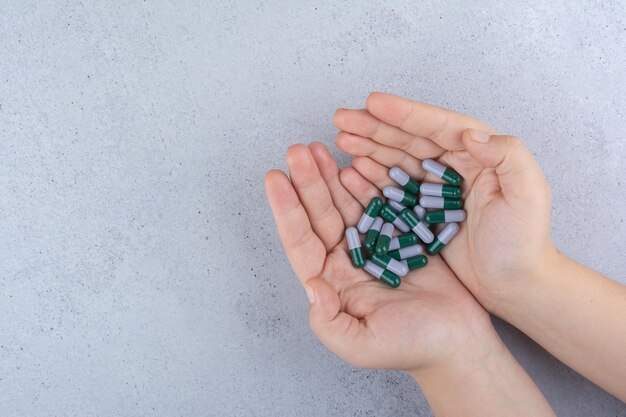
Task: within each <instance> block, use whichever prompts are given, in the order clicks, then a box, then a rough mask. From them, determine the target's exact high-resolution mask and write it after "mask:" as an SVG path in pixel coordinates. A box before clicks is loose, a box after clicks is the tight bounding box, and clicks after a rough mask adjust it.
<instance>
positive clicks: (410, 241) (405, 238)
mask: <svg viewBox="0 0 626 417" xmlns="http://www.w3.org/2000/svg"><path fill="white" fill-rule="evenodd" d="M417 240H418V239H417V235H416V234H415V233H413V232H409V233H405V234H403V235H400V236H396V237H394V238H393V239H391V243H390V244H389V250H396V249H400V248H406V247H407V246H412V245H415V244H417Z"/></svg>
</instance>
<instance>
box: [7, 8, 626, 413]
mask: <svg viewBox="0 0 626 417" xmlns="http://www.w3.org/2000/svg"><path fill="white" fill-rule="evenodd" d="M172 3H174V4H172ZM207 3H212V4H207ZM296 3H298V4H299V5H298V6H295V5H294V4H296ZM465 3H466V2H462V1H449V2H446V3H439V2H434V1H433V2H415V1H410V2H396V3H395V4H394V5H391V4H390V2H389V4H384V3H383V2H368V5H365V3H364V2H354V3H353V4H349V3H347V2H337V3H336V4H332V3H328V2H319V1H316V2H312V1H311V2H306V4H305V2H287V1H275V2H259V3H252V2H247V1H240V2H222V1H219V2H218V1H214V2H197V3H191V2H186V1H185V2H169V1H168V2H166V1H154V2H139V1H137V2H100V4H99V5H95V4H89V2H75V3H64V4H63V3H60V2H33V3H31V4H25V3H23V2H17V1H16V2H11V1H8V2H4V4H3V5H2V7H1V9H2V11H1V12H0V415H3V416H47V415H51V416H52V415H76V416H109V415H126V416H131V415H142V416H146V415H159V416H162V415H185V416H194V415H198V416H200V415H204V416H220V417H222V416H290V415H296V414H297V415H302V416H314V415H316V416H317V415H319V416H352V415H354V416H366V415H376V416H415V415H422V416H426V415H429V413H430V412H429V409H428V406H427V404H426V402H425V401H424V398H423V397H422V395H421V394H420V392H419V390H418V388H417V387H416V386H415V385H414V384H413V383H412V381H411V380H410V379H409V378H408V377H407V376H405V375H403V374H400V373H396V372H385V371H363V370H355V369H352V368H351V367H350V366H348V365H346V364H345V363H343V362H342V361H341V360H339V359H337V358H336V357H334V356H333V355H332V354H331V353H329V352H328V351H327V350H326V349H325V348H324V347H323V346H322V345H321V344H320V343H319V342H318V341H317V340H316V339H315V337H314V336H313V335H312V334H311V333H310V331H309V329H308V327H307V302H306V297H305V295H304V291H303V290H302V289H301V288H300V286H299V284H298V282H297V281H296V279H295V278H294V277H293V275H292V272H291V270H290V267H289V265H288V263H287V261H286V259H285V256H284V255H283V252H282V249H281V247H280V244H279V241H278V237H277V234H276V232H275V231H274V226H273V221H272V219H271V215H270V211H269V208H268V207H267V204H266V200H265V196H264V192H263V181H262V178H263V174H264V172H265V171H266V170H267V169H269V168H271V167H284V162H283V152H284V150H285V149H286V147H287V146H288V145H289V144H291V143H294V142H308V141H312V140H321V141H323V142H325V143H326V144H328V145H329V146H331V147H332V149H333V152H334V154H335V155H336V156H338V157H339V159H340V161H341V163H342V164H344V165H345V164H347V163H348V162H349V160H348V159H347V158H346V157H345V156H343V155H340V154H339V152H338V151H337V149H336V148H334V146H333V141H334V135H335V130H334V128H333V126H332V124H331V116H332V114H333V111H334V109H335V108H336V107H338V106H348V107H349V106H361V105H362V104H363V101H364V99H365V97H366V95H367V93H368V92H369V91H371V90H385V91H390V92H395V93H397V94H402V95H406V96H410V97H413V98H416V99H419V100H422V101H428V102H432V103H435V104H438V105H442V106H447V107H451V108H454V109H456V110H459V111H462V112H467V113H470V114H473V115H475V116H477V117H479V118H481V119H484V120H486V121H488V122H490V123H492V124H493V125H494V126H496V127H498V128H500V129H501V130H502V131H504V132H510V133H514V134H517V135H518V136H520V137H522V138H523V139H525V140H526V142H527V143H528V146H529V147H530V148H531V149H532V151H533V152H534V154H535V155H536V157H537V159H538V160H539V162H540V164H541V166H542V167H543V168H544V170H545V172H546V174H547V176H548V178H549V181H550V183H551V185H552V189H553V192H554V210H553V234H554V238H555V239H556V241H557V242H558V244H559V245H560V247H561V248H562V249H563V250H564V251H565V252H566V253H568V254H570V255H572V256H573V257H575V258H577V259H579V260H580V261H582V262H584V263H587V264H589V265H591V266H593V267H595V268H597V269H598V270H600V271H601V272H603V273H606V274H608V275H609V276H611V277H613V278H614V279H617V280H620V281H621V282H623V283H626V276H625V275H626V274H625V272H626V261H625V259H626V258H625V257H624V251H625V249H626V247H625V238H624V236H625V235H626V226H625V224H624V220H625V218H626V213H625V211H626V210H625V209H624V207H625V206H626V198H625V195H626V192H624V187H625V186H626V184H625V180H624V171H625V170H624V168H625V162H624V161H625V160H626V147H625V145H624V135H625V133H626V129H625V128H624V126H625V121H624V117H625V112H626V99H625V97H626V81H625V80H626V21H625V16H626V7H625V5H624V2H621V3H620V2H613V1H603V2H600V1H594V2H591V1H590V2H584V3H580V2H571V1H550V2H546V1H529V2H523V3H525V5H524V6H521V5H513V3H514V2H509V1H496V2H486V1H479V2H474V3H476V4H475V5H474V6H467V5H465ZM515 3H518V2H515ZM546 3H549V6H548V5H546ZM496 324H497V326H498V329H499V331H500V333H501V334H502V336H503V338H504V339H505V340H506V342H507V344H508V345H509V346H510V348H511V349H512V350H513V352H514V353H515V355H516V356H517V357H518V359H519V360H520V361H521V362H522V363H523V365H524V366H525V367H526V368H527V369H528V371H529V372H530V373H531V375H532V376H533V377H534V378H535V380H536V381H537V383H538V384H539V386H540V387H541V389H542V390H543V391H544V393H545V394H546V396H547V398H548V400H549V401H550V403H551V404H552V405H553V406H554V407H555V409H556V410H557V412H558V413H559V414H560V415H563V416H589V415H593V416H625V415H626V405H624V404H623V403H621V402H619V401H618V400H616V399H614V398H612V397H611V396H609V395H607V394H605V393H604V392H602V391H601V390H600V389H598V388H597V387H595V386H594V385H592V384H591V383H589V382H587V381H585V380H584V379H583V378H581V377H580V376H578V375H577V374H576V373H574V372H573V371H571V370H570V369H568V368H567V367H565V366H564V365H562V364H560V363H559V362H557V361H556V360H554V359H553V358H552V357H551V356H550V355H549V354H547V353H546V352H545V351H543V350H542V349H541V348H539V347H538V346H537V345H535V344H534V343H533V342H531V341H530V340H528V339H527V338H526V337H525V336H524V335H522V334H521V333H520V332H518V331H517V330H515V329H512V328H511V327H509V326H508V325H506V324H504V323H502V322H499V321H496Z"/></svg>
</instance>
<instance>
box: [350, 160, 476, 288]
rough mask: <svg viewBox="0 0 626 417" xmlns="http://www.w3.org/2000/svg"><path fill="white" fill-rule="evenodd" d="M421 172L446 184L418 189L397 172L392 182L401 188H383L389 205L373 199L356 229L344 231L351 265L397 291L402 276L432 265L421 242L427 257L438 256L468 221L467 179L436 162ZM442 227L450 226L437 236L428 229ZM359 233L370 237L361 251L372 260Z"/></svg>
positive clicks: (392, 172) (425, 164)
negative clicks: (464, 187)
mask: <svg viewBox="0 0 626 417" xmlns="http://www.w3.org/2000/svg"><path fill="white" fill-rule="evenodd" d="M422 167H423V168H424V169H425V170H426V171H427V172H429V173H431V174H433V175H434V176H436V177H437V178H440V179H442V180H444V181H445V182H447V184H434V183H422V184H420V183H418V182H417V181H415V180H414V179H413V178H411V177H410V176H409V175H408V174H407V173H406V172H404V171H403V170H401V169H400V168H397V167H393V168H391V169H390V170H389V177H391V179H393V180H394V181H395V182H396V183H398V184H399V185H400V186H401V187H402V189H400V188H397V187H392V186H389V187H385V188H384V189H383V195H384V196H385V197H386V198H387V203H386V204H385V203H383V200H382V199H381V198H380V197H374V198H373V199H372V200H371V201H370V202H369V204H368V205H367V208H366V209H365V213H363V216H361V219H360V220H359V223H358V224H357V226H356V227H348V228H347V229H346V240H347V241H348V248H349V249H350V258H351V259H352V265H354V267H356V268H363V269H364V270H365V271H367V272H368V273H369V274H371V275H372V276H374V277H375V278H378V279H379V280H381V281H383V282H384V283H386V284H388V285H389V286H391V287H393V288H396V287H397V286H399V285H400V277H403V276H405V275H406V274H408V272H409V271H412V270H414V269H418V268H423V267H425V266H426V265H427V264H428V258H427V257H426V256H425V255H424V254H423V253H424V248H423V247H422V245H420V241H421V242H423V243H425V244H426V252H427V253H428V254H429V255H436V254H437V253H438V252H439V251H440V250H441V249H442V248H443V247H444V246H446V245H447V244H448V243H450V241H451V240H452V238H453V237H454V236H455V235H456V234H457V233H458V232H459V225H458V223H459V222H462V221H464V220H465V211H464V210H463V200H462V199H461V196H462V191H461V187H460V186H461V183H462V182H463V177H462V176H461V175H460V174H459V173H458V172H456V171H454V170H453V169H451V168H448V167H446V166H444V165H441V164H440V163H439V162H437V161H433V160H432V159H426V160H424V161H423V162H422ZM418 193H419V194H420V196H419V200H418ZM427 209H428V210H427ZM431 209H433V210H431ZM438 223H447V224H446V225H445V226H444V228H443V229H442V230H441V232H439V234H438V235H437V236H435V235H434V234H433V232H432V231H431V230H430V225H432V224H438ZM396 229H397V230H398V232H397V233H395V231H396ZM359 233H362V234H365V235H366V236H365V242H364V243H363V246H365V251H366V252H365V253H367V254H368V255H369V258H366V256H365V253H364V251H363V247H362V246H361V238H360V236H359Z"/></svg>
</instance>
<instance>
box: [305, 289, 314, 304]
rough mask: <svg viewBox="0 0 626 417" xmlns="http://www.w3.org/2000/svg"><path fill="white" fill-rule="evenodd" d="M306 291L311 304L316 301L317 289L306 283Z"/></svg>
mask: <svg viewBox="0 0 626 417" xmlns="http://www.w3.org/2000/svg"><path fill="white" fill-rule="evenodd" d="M304 291H306V296H307V297H309V303H311V304H313V303H315V291H313V288H311V287H309V286H308V285H305V286H304Z"/></svg>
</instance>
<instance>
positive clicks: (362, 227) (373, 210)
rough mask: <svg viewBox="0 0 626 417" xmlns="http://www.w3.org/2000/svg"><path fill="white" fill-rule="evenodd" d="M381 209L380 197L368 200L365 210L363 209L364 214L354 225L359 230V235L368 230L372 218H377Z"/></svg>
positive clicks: (381, 201) (372, 220)
mask: <svg viewBox="0 0 626 417" xmlns="http://www.w3.org/2000/svg"><path fill="white" fill-rule="evenodd" d="M382 208H383V200H382V198H380V197H374V198H372V199H371V200H370V202H369V204H368V205H367V208H366V209H365V213H363V215H362V216H361V219H360V220H359V223H358V224H357V225H356V228H357V229H358V230H359V233H366V232H367V229H369V228H370V226H371V225H372V223H373V222H374V218H375V217H376V216H378V213H380V210H381V209H382Z"/></svg>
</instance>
